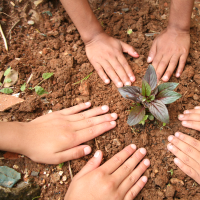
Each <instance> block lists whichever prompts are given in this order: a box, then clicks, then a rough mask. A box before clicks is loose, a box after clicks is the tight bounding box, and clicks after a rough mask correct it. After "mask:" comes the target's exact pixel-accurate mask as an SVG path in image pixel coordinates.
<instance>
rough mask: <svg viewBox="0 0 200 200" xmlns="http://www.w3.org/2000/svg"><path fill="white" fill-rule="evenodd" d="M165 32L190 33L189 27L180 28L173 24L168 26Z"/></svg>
mask: <svg viewBox="0 0 200 200" xmlns="http://www.w3.org/2000/svg"><path fill="white" fill-rule="evenodd" d="M167 31H170V32H174V33H187V34H189V33H190V27H189V28H188V27H182V26H179V25H175V24H170V23H169V24H168V26H167Z"/></svg>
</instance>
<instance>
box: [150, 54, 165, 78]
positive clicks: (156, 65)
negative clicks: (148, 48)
mask: <svg viewBox="0 0 200 200" xmlns="http://www.w3.org/2000/svg"><path fill="white" fill-rule="evenodd" d="M162 57H163V55H162V54H161V53H158V54H156V56H155V58H154V60H153V62H152V65H153V66H154V68H155V70H156V74H157V77H161V74H158V73H157V70H158V65H159V63H160V61H161V59H162ZM158 80H159V79H158Z"/></svg>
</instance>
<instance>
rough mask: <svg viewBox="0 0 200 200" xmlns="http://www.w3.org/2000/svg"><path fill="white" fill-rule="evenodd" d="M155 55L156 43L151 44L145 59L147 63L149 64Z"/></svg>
mask: <svg viewBox="0 0 200 200" xmlns="http://www.w3.org/2000/svg"><path fill="white" fill-rule="evenodd" d="M155 55H156V42H153V44H152V46H151V49H150V51H149V56H148V58H147V62H148V63H151V62H152V61H153V59H154V57H155Z"/></svg>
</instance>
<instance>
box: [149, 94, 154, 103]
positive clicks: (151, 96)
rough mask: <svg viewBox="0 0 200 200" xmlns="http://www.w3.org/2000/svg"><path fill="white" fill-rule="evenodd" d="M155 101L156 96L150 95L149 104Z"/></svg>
mask: <svg viewBox="0 0 200 200" xmlns="http://www.w3.org/2000/svg"><path fill="white" fill-rule="evenodd" d="M154 99H155V95H150V96H149V97H148V99H147V100H148V101H147V102H151V101H153V100H154Z"/></svg>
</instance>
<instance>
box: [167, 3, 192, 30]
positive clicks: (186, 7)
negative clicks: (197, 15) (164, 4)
mask: <svg viewBox="0 0 200 200" xmlns="http://www.w3.org/2000/svg"><path fill="white" fill-rule="evenodd" d="M193 5H194V0H171V6H170V16H169V22H168V27H169V28H175V29H178V30H181V31H189V30H190V20H191V14H192V10H193Z"/></svg>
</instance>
